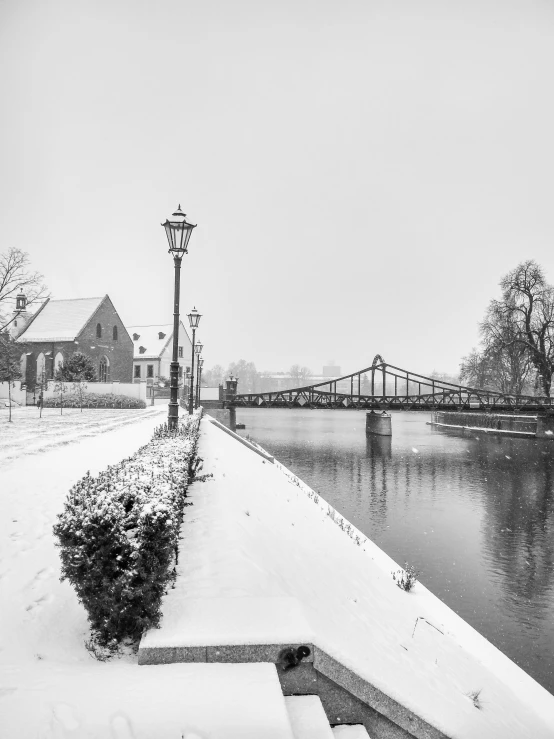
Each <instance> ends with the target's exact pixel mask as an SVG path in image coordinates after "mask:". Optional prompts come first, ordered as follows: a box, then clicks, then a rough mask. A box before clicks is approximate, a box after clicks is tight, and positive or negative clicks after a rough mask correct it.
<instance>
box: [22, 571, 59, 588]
mask: <svg viewBox="0 0 554 739" xmlns="http://www.w3.org/2000/svg"><path fill="white" fill-rule="evenodd" d="M53 572H54V570H53V569H52V568H51V567H43V568H42V570H39V571H38V572H37V574H36V575H35V576H34V577H33V579H32V580H31V582H30V583H29V584H28V585H27V589H32V590H34V589H35V588H36V586H37V585H38V584H39V583H40V582H41V581H42V580H46V578H47V577H49V576H50V575H52V574H53Z"/></svg>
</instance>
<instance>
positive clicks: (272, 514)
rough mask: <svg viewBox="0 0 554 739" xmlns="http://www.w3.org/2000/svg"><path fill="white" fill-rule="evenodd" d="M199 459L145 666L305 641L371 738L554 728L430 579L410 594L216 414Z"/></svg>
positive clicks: (319, 678) (530, 691) (382, 561)
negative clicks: (200, 476) (176, 561)
mask: <svg viewBox="0 0 554 739" xmlns="http://www.w3.org/2000/svg"><path fill="white" fill-rule="evenodd" d="M199 454H200V456H201V457H202V458H203V459H204V469H203V472H205V473H211V474H213V478H212V479H210V480H206V481H205V482H201V483H195V484H194V485H193V486H192V488H191V490H190V495H191V502H192V503H193V506H192V507H191V508H190V509H189V510H188V511H187V516H186V518H185V522H184V524H183V540H182V551H181V555H180V563H181V564H180V566H179V571H178V579H177V582H176V587H175V589H174V590H172V591H171V592H170V593H169V594H168V595H167V597H166V599H165V600H164V606H163V612H164V619H163V622H162V626H161V628H160V629H158V630H154V631H150V632H148V634H147V635H146V636H145V637H144V638H143V642H142V644H141V652H142V660H143V661H144V662H150V663H151V662H153V661H155V660H156V654H155V653H156V651H158V657H159V661H161V662H166V661H170V660H171V659H175V658H176V659H179V660H180V661H188V660H195V661H197V660H198V661H207V662H213V663H217V662H218V661H219V660H221V661H239V662H240V661H256V660H257V659H259V658H260V654H261V653H262V652H263V649H262V648H263V647H266V655H267V654H268V653H270V654H271V655H274V654H276V653H278V651H277V652H276V650H275V649H273V648H277V647H283V646H288V645H291V644H292V645H298V644H308V645H310V646H311V648H312V653H313V662H311V665H310V663H309V662H308V665H309V667H310V669H306V670H304V672H305V674H306V676H308V675H309V676H310V677H309V678H308V679H309V680H310V681H311V682H312V689H313V688H314V686H315V688H317V690H318V691H319V694H320V697H321V699H322V702H323V705H324V707H325V708H326V711H327V714H328V718H329V720H330V722H331V723H335V724H340V723H342V722H343V721H345V715H346V719H348V718H349V717H353V716H354V713H355V711H356V710H358V711H359V713H360V715H361V716H362V719H363V721H364V723H366V726H367V727H368V728H369V733H370V735H371V730H372V726H373V728H375V727H377V729H378V730H379V731H382V730H381V729H379V728H378V722H379V721H384V722H385V723H386V722H388V724H387V725H388V727H389V729H390V730H391V731H392V730H394V731H397V732H400V731H401V729H400V728H399V727H402V730H403V731H404V732H406V731H408V732H409V733H411V735H413V736H422V737H423V736H425V737H431V736H449V737H455V738H456V739H458V738H459V739H465V738H466V737H467V739H470V738H471V739H478V738H479V737H483V739H484V738H485V737H487V739H491V737H499V739H500V737H502V739H508V738H509V737H513V738H514V739H516V737H517V738H518V739H528V737H529V736H533V737H544V739H546V738H547V737H551V736H552V732H553V730H554V723H553V721H552V716H554V698H553V696H551V695H550V694H549V693H548V692H547V691H546V690H544V689H543V688H541V686H539V685H538V684H537V683H536V682H535V681H534V680H532V679H531V678H530V677H529V676H528V675H526V674H525V673H524V672H523V671H522V670H520V669H519V668H518V667H517V666H516V665H515V664H514V663H513V662H511V661H510V660H509V659H508V658H507V657H506V656H505V655H503V654H502V653H501V652H499V651H498V650H497V649H496V648H495V647H493V646H492V645H491V644H490V643H489V642H487V641H486V639H484V638H483V637H482V636H480V635H479V634H478V633H477V632H476V631H475V630H474V629H472V628H471V627H470V626H469V625H468V624H467V623H465V622H464V621H463V620H462V619H461V618H459V617H458V616H457V615H456V614H455V613H454V612H453V611H451V610H450V609H449V608H448V607H447V606H445V605H444V604H443V603H442V602H441V601H439V600H438V599H437V598H436V597H435V596H434V595H432V594H431V593H430V592H429V591H428V590H427V589H426V588H425V587H424V586H423V585H421V584H420V583H418V584H417V585H416V587H415V589H414V590H413V591H412V592H410V593H406V592H404V591H402V590H401V589H399V588H398V587H397V586H396V584H395V581H394V580H393V578H392V574H391V573H392V571H396V570H398V565H397V564H396V563H395V562H394V561H393V560H391V559H390V558H389V557H388V556H387V555H386V554H385V553H384V552H383V551H381V550H380V549H379V548H378V547H377V546H375V545H374V544H373V543H372V542H370V541H369V540H366V539H365V537H364V536H363V534H361V532H359V531H357V530H356V529H354V528H353V527H352V526H351V525H350V524H349V523H348V522H347V521H345V520H344V519H343V518H342V517H341V516H339V515H338V514H337V513H336V511H334V509H332V508H331V507H330V506H328V505H327V503H326V502H325V501H324V500H323V499H322V498H321V497H320V496H318V495H317V494H315V493H314V492H313V491H311V490H310V489H309V488H307V486H305V485H304V484H302V483H301V482H300V481H299V480H297V479H294V477H293V476H291V475H290V474H285V471H283V470H282V469H279V465H278V464H272V463H271V462H270V461H269V460H268V459H266V458H264V457H262V456H260V455H258V454H256V452H255V451H252V450H251V449H249V448H247V447H246V446H244V445H242V444H239V443H237V441H236V440H235V439H234V438H233V437H232V435H230V434H229V433H227V432H224V431H222V430H221V429H220V428H218V427H216V425H214V424H211V423H210V421H209V419H207V418H205V419H204V420H203V422H202V427H201V438H200V446H199ZM222 614H225V615H226V616H227V614H228V615H229V617H228V618H227V617H226V618H222V617H221V616H222ZM272 614H273V615H272ZM246 647H248V648H246ZM269 647H271V648H272V649H270V650H269V652H268V651H267V648H269ZM260 650H261V651H260ZM265 659H266V660H267V656H266V658H265ZM141 669H142V668H141ZM340 691H342V693H341V692H340ZM337 696H342V705H343V709H344V710H339V703H338V701H337ZM348 696H350V700H349V702H348V701H347V698H348ZM360 703H361V704H363V705H362V706H361V707H360ZM364 706H365V708H366V709H370V710H369V712H368V711H366V713H365V714H364ZM368 716H371V717H372V719H371V720H373V722H374V725H372V724H371V721H370V718H368ZM347 722H348V721H347ZM395 727H396V728H395ZM377 735H380V734H377ZM396 735H398V736H401V735H402V736H404V734H400V733H397V734H391V736H396Z"/></svg>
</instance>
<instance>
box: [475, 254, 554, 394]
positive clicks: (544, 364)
mask: <svg viewBox="0 0 554 739" xmlns="http://www.w3.org/2000/svg"><path fill="white" fill-rule="evenodd" d="M500 286H501V288H502V297H501V299H500V300H493V301H492V302H491V304H490V306H489V309H488V311H487V316H486V318H485V321H484V322H483V325H482V327H481V330H482V333H483V337H484V339H485V342H486V344H487V345H488V346H492V347H495V348H497V350H498V351H501V352H502V353H503V356H504V358H505V360H506V362H507V365H508V366H507V371H508V373H512V375H513V376H514V377H515V376H517V374H518V373H519V374H520V375H522V377H523V380H522V381H521V382H520V381H518V383H517V385H518V386H521V385H522V382H524V381H525V378H526V376H527V374H528V373H529V369H530V368H531V367H534V368H535V369H536V371H537V373H538V376H539V381H540V385H541V388H542V391H543V393H544V395H546V396H550V388H551V385H552V374H553V370H554V288H553V287H552V286H551V285H549V284H548V283H547V282H546V280H545V277H544V274H543V271H542V268H541V267H540V266H539V265H538V264H537V263H536V262H535V261H533V260H531V259H530V260H527V261H526V262H522V263H521V264H519V265H518V266H517V267H516V268H515V269H513V270H512V271H511V272H508V274H507V275H505V277H503V278H502V280H501V282H500Z"/></svg>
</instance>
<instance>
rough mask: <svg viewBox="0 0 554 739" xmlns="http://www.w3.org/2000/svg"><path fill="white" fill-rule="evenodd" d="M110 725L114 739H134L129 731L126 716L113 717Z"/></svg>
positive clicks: (130, 730) (129, 726)
mask: <svg viewBox="0 0 554 739" xmlns="http://www.w3.org/2000/svg"><path fill="white" fill-rule="evenodd" d="M110 724H111V728H112V736H113V738H114V739H134V737H135V734H134V732H133V730H132V729H131V725H130V724H129V720H128V719H127V716H123V715H122V714H119V715H117V716H114V717H113V718H112V720H111V722H110Z"/></svg>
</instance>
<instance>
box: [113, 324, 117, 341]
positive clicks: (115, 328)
mask: <svg viewBox="0 0 554 739" xmlns="http://www.w3.org/2000/svg"><path fill="white" fill-rule="evenodd" d="M113 340H114V341H117V326H114V327H113Z"/></svg>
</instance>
